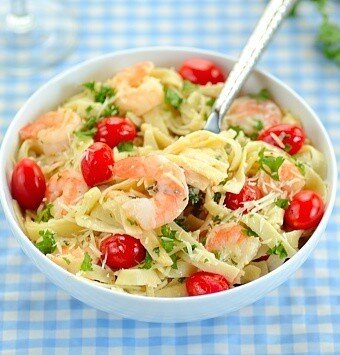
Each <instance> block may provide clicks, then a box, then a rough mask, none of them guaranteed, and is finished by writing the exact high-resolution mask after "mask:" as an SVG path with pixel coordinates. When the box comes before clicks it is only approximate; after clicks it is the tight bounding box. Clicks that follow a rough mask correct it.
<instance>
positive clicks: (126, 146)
mask: <svg viewBox="0 0 340 355" xmlns="http://www.w3.org/2000/svg"><path fill="white" fill-rule="evenodd" d="M117 149H118V151H119V152H132V151H133V142H122V143H119V144H118V145H117Z"/></svg>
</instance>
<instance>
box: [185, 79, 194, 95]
mask: <svg viewBox="0 0 340 355" xmlns="http://www.w3.org/2000/svg"><path fill="white" fill-rule="evenodd" d="M196 88H197V85H195V84H193V83H192V82H191V81H188V80H184V82H183V91H184V92H187V93H190V92H192V91H194V90H195V89H196Z"/></svg>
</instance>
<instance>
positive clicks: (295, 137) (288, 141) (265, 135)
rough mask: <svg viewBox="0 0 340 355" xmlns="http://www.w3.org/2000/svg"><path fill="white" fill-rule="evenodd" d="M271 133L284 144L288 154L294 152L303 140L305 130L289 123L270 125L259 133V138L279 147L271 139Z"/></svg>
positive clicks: (299, 147)
mask: <svg viewBox="0 0 340 355" xmlns="http://www.w3.org/2000/svg"><path fill="white" fill-rule="evenodd" d="M272 134H275V135H276V136H277V137H278V138H279V139H280V140H281V141H282V143H283V144H284V146H285V149H284V150H285V151H286V152H287V153H289V154H290V155H293V154H296V153H297V152H298V151H299V150H300V149H301V147H302V145H303V143H304V142H305V139H306V135H305V132H304V131H303V130H302V129H301V128H300V127H298V126H294V125H291V124H279V125H276V126H273V127H270V128H268V129H266V130H265V131H263V132H262V133H261V134H260V135H259V140H261V141H264V142H266V143H269V144H271V145H275V146H276V147H279V148H282V147H280V146H279V145H278V144H277V142H276V141H275V140H274V139H273V137H272Z"/></svg>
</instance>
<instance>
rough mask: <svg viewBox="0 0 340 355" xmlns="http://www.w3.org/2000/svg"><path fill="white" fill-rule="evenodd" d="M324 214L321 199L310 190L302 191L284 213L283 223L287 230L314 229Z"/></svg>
mask: <svg viewBox="0 0 340 355" xmlns="http://www.w3.org/2000/svg"><path fill="white" fill-rule="evenodd" d="M324 212H325V205H324V202H323V201H322V198H321V197H320V196H319V195H318V194H317V193H315V192H314V191H310V190H302V191H300V192H298V193H297V194H296V195H295V196H294V197H293V200H292V202H291V203H290V205H289V207H288V208H287V209H286V211H285V216H284V222H285V226H286V227H287V228H289V229H310V228H316V227H317V226H318V224H319V222H320V221H321V218H322V216H323V214H324Z"/></svg>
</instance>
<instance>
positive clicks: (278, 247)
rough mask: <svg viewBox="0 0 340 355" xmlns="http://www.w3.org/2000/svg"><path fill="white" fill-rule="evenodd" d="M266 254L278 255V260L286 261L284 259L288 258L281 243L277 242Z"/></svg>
mask: <svg viewBox="0 0 340 355" xmlns="http://www.w3.org/2000/svg"><path fill="white" fill-rule="evenodd" d="M267 254H269V255H278V256H279V258H280V259H286V257H287V256H288V253H287V251H286V249H285V248H284V246H283V245H282V242H279V243H278V244H277V245H275V246H274V247H273V248H269V249H268V251H267Z"/></svg>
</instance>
